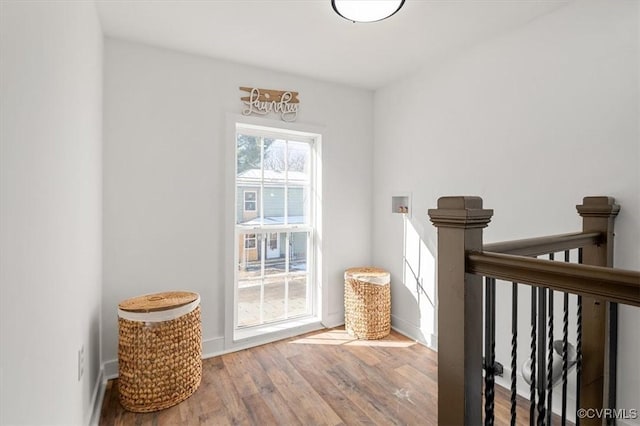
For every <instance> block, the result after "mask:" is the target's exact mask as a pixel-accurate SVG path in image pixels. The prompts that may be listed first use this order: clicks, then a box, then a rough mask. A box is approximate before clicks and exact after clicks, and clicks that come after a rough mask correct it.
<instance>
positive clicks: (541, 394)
mask: <svg viewBox="0 0 640 426" xmlns="http://www.w3.org/2000/svg"><path fill="white" fill-rule="evenodd" d="M546 339H547V289H546V288H544V287H539V288H538V420H537V424H538V426H544V423H545V419H546V410H545V408H546V396H547V395H546V394H547V389H546V388H547V382H546V377H545V374H546V372H547V368H546V361H547V360H546V356H545V355H546V351H547V345H546V344H545V343H546V341H547V340H546Z"/></svg>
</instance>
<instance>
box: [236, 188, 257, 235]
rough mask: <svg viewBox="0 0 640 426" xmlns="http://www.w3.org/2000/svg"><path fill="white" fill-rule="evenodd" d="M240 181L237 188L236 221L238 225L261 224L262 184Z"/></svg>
mask: <svg viewBox="0 0 640 426" xmlns="http://www.w3.org/2000/svg"><path fill="white" fill-rule="evenodd" d="M255 185H256V183H252V182H246V181H244V182H238V183H237V188H236V203H237V204H236V223H237V224H238V225H246V226H257V225H260V202H259V198H260V195H259V194H260V186H259V185H260V184H259V183H258V184H257V185H258V186H255Z"/></svg>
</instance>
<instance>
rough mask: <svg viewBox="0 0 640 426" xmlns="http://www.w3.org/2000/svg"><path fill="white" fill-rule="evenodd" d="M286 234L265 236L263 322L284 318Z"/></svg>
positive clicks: (278, 233) (279, 233)
mask: <svg viewBox="0 0 640 426" xmlns="http://www.w3.org/2000/svg"><path fill="white" fill-rule="evenodd" d="M285 242H286V233H284V232H270V233H267V234H265V262H264V263H265V267H264V322H272V321H277V320H281V319H284V318H285V309H284V295H285V281H286V272H287V269H286V266H287V265H286V259H285V253H286V247H285Z"/></svg>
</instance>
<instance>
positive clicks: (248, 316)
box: [238, 280, 261, 327]
mask: <svg viewBox="0 0 640 426" xmlns="http://www.w3.org/2000/svg"><path fill="white" fill-rule="evenodd" d="M260 286H261V281H260V280H258V281H238V327H249V326H252V325H258V324H260Z"/></svg>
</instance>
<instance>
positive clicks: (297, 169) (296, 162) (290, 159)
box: [287, 141, 311, 182]
mask: <svg viewBox="0 0 640 426" xmlns="http://www.w3.org/2000/svg"><path fill="white" fill-rule="evenodd" d="M310 158H311V147H310V145H309V144H308V143H307V142H294V141H289V145H288V146H287V166H288V167H289V180H290V181H298V182H308V181H309V176H310V168H309V162H310Z"/></svg>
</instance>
